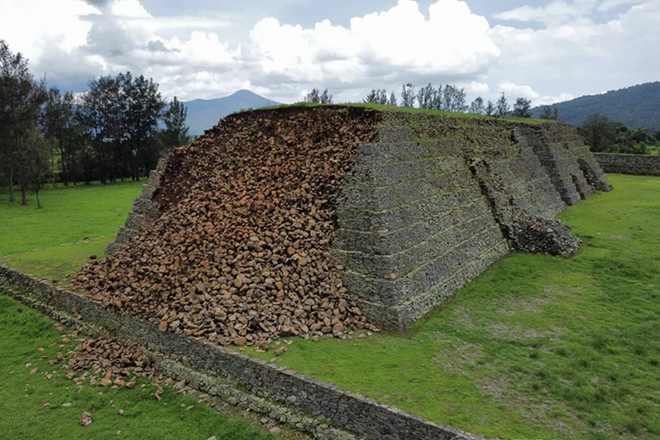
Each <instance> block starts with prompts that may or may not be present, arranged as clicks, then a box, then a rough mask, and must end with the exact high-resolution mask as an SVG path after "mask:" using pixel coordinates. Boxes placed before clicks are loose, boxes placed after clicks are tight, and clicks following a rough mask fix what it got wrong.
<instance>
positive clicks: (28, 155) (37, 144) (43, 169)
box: [19, 126, 52, 209]
mask: <svg viewBox="0 0 660 440" xmlns="http://www.w3.org/2000/svg"><path fill="white" fill-rule="evenodd" d="M51 149H52V146H51V143H50V142H49V141H48V140H47V139H46V138H45V137H44V136H42V135H41V133H40V132H39V129H38V128H37V127H36V126H34V127H32V128H30V129H29V130H27V131H26V133H25V136H24V137H23V139H22V148H21V150H20V158H21V162H20V165H19V176H20V177H19V179H20V183H21V190H22V193H23V201H22V204H23V205H27V198H26V196H25V192H26V191H27V190H30V191H33V192H34V193H35V195H36V197H37V209H41V199H40V198H39V192H40V191H41V188H42V186H43V184H44V183H45V182H46V181H47V178H48V175H49V169H48V168H49V161H50V157H51Z"/></svg>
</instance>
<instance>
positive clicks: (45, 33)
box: [0, 0, 660, 104]
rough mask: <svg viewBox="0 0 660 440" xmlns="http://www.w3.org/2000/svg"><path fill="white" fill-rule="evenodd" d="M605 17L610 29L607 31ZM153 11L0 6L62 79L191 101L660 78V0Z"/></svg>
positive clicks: (36, 61)
mask: <svg viewBox="0 0 660 440" xmlns="http://www.w3.org/2000/svg"><path fill="white" fill-rule="evenodd" d="M191 1H195V0H191ZM197 1H199V0H197ZM530 3H531V2H530ZM370 4H373V3H370ZM617 8H621V9H617ZM597 11H600V12H599V13H600V14H601V15H600V17H601V18H602V17H604V16H607V17H608V19H610V21H607V22H605V23H597V22H596V21H595V18H594V17H595V16H596V13H597ZM617 11H622V12H620V13H616V12H617ZM151 12H152V11H149V10H147V8H145V6H144V4H142V3H141V2H140V0H58V1H57V2H54V1H52V0H0V29H2V36H1V37H2V38H5V39H6V40H7V41H8V43H9V44H10V47H11V48H12V49H13V50H16V51H21V52H24V53H25V54H26V55H27V56H28V57H29V58H30V59H31V62H32V66H33V68H34V69H35V71H36V73H37V74H39V75H40V74H43V73H46V72H47V73H48V77H49V79H53V78H54V79H56V80H58V81H61V83H62V84H71V83H85V82H86V81H87V80H88V79H89V78H91V77H94V76H98V75H100V74H107V73H118V72H120V71H125V70H131V71H133V72H134V73H136V74H140V73H142V74H145V75H147V76H152V77H153V78H154V79H155V80H156V81H157V82H159V83H160V85H161V90H162V91H163V92H164V94H165V95H167V96H173V95H177V96H179V97H180V98H181V99H194V98H212V97H217V96H223V95H226V94H229V93H232V92H234V91H235V90H236V89H238V88H250V89H251V90H253V91H255V92H257V93H262V94H266V95H268V96H270V97H271V98H273V99H276V100H280V101H284V102H290V101H294V100H297V99H299V96H300V94H301V91H303V90H309V89H311V88H312V87H321V88H325V87H328V88H329V89H330V90H331V92H332V93H334V94H335V97H336V98H337V99H338V100H347V101H359V100H361V99H362V98H363V97H364V96H365V95H366V93H367V92H368V91H369V90H370V89H371V88H387V89H388V90H394V91H395V92H397V93H398V92H399V90H400V88H401V84H402V83H404V82H412V83H414V84H416V85H417V86H422V85H424V84H427V83H429V82H430V83H432V84H434V85H436V86H437V85H438V84H455V85H458V86H459V87H464V88H465V89H466V91H467V92H468V95H469V96H470V98H473V97H475V96H477V95H481V96H483V97H484V98H495V97H496V96H497V94H498V93H500V92H501V91H506V92H507V95H508V96H510V97H511V98H512V99H515V97H518V96H524V97H527V98H529V99H531V100H532V101H533V102H534V103H535V104H546V103H551V102H554V101H557V100H564V99H568V98H569V97H570V96H572V95H569V94H567V92H571V93H573V94H575V95H577V94H582V93H593V92H594V91H597V90H602V89H608V88H613V87H611V85H610V83H611V84H616V85H618V86H619V87H621V86H625V85H630V84H634V83H637V82H642V81H643V80H652V79H656V80H657V76H653V75H657V73H656V72H657V71H658V70H660V59H658V58H657V57H652V56H649V54H652V53H654V50H655V49H654V48H655V47H658V45H660V41H658V39H659V38H658V26H657V23H658V22H660V0H643V1H632V0H573V1H570V0H561V1H560V0H555V1H550V2H548V3H547V4H544V5H541V6H524V7H520V8H516V9H512V10H509V11H505V12H501V13H499V14H496V18H497V19H498V20H504V22H503V23H501V24H498V25H497V26H494V27H493V26H491V25H490V24H489V22H488V21H487V19H486V18H485V17H483V16H480V15H478V14H476V13H474V12H473V11H472V10H471V9H470V7H469V6H468V3H467V2H466V1H460V0H437V1H435V2H434V3H433V4H431V6H430V7H429V8H428V10H426V11H422V10H420V7H419V4H418V3H417V2H415V1H412V0H399V1H398V3H397V4H396V5H395V6H393V7H391V8H389V9H387V10H382V11H379V12H373V13H368V14H363V15H361V16H356V17H353V18H352V19H350V20H349V19H348V17H347V20H346V21H345V22H343V23H344V25H339V24H337V23H333V22H330V21H328V20H323V21H320V22H318V23H316V24H315V25H310V26H302V25H296V24H295V23H293V24H288V23H284V22H282V21H280V20H279V19H278V18H277V17H272V16H268V17H265V18H261V19H259V20H255V21H254V22H251V23H249V24H247V26H246V25H245V24H239V23H237V22H235V21H233V20H232V19H230V18H228V17H227V16H222V15H214V14H213V11H209V13H208V14H206V15H205V16H204V17H198V16H185V15H174V16H167V17H163V16H158V15H155V16H154V15H152V13H151ZM604 12H607V14H604ZM25 16H30V17H31V19H30V20H27V21H26V20H22V19H21V17H25ZM529 23H534V25H530V24H529ZM538 23H540V25H539V24H538ZM633 48H634V50H633ZM520 84H524V85H523V86H521V85H520ZM594 89H595V90H594ZM537 91H538V92H537Z"/></svg>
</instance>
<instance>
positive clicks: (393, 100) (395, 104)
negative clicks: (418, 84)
mask: <svg viewBox="0 0 660 440" xmlns="http://www.w3.org/2000/svg"><path fill="white" fill-rule="evenodd" d="M387 105H391V106H392V107H396V106H398V105H399V104H398V103H397V101H396V95H395V94H394V92H392V94H391V95H390V100H389V101H387Z"/></svg>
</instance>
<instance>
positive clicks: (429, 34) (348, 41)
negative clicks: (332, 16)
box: [250, 0, 500, 82]
mask: <svg viewBox="0 0 660 440" xmlns="http://www.w3.org/2000/svg"><path fill="white" fill-rule="evenodd" d="M489 31H490V26H489V24H488V22H487V21H486V19H485V18H483V17H481V16H478V15H475V14H473V13H472V12H471V11H470V8H469V7H468V5H467V3H465V2H462V1H458V0H439V1H437V2H436V3H434V4H433V5H431V7H430V9H429V18H428V19H426V18H425V17H424V15H423V14H422V13H421V12H420V10H419V8H418V5H417V3H416V2H414V1H410V0H399V2H398V4H397V6H395V7H393V8H391V9H390V10H388V11H385V12H381V13H374V14H368V15H366V16H364V17H356V18H353V19H351V21H350V26H349V27H348V28H345V27H342V26H334V25H332V24H331V23H330V22H329V21H327V20H325V21H322V22H320V23H317V24H316V26H314V28H311V29H304V28H302V27H301V26H291V25H282V24H280V23H279V21H278V20H277V19H275V18H266V19H263V20H261V21H259V22H258V23H257V24H256V26H255V27H254V28H253V29H252V31H251V32H250V38H251V40H252V42H253V43H254V44H255V46H256V50H257V51H258V53H259V58H260V60H261V61H260V63H261V67H262V69H263V71H264V72H266V73H276V74H279V75H284V76H288V77H291V78H296V79H298V80H303V81H320V82H322V81H326V80H328V79H331V78H332V79H338V80H339V81H341V82H350V81H351V80H352V79H353V80H354V79H355V78H365V76H368V77H369V78H372V79H375V78H374V77H375V76H381V77H386V76H387V75H388V74H391V73H392V72H399V73H405V72H415V73H416V74H431V75H438V76H440V75H447V74H451V75H465V76H471V75H475V74H477V73H479V72H481V71H484V70H485V69H487V68H488V67H489V66H490V65H491V64H492V63H493V61H494V60H495V59H497V57H498V56H499V55H500V51H499V49H498V48H497V46H496V45H495V44H494V43H493V41H492V39H491V37H490V35H489ZM447 41H451V44H442V42H447ZM373 66H378V69H377V70H378V72H374V69H373Z"/></svg>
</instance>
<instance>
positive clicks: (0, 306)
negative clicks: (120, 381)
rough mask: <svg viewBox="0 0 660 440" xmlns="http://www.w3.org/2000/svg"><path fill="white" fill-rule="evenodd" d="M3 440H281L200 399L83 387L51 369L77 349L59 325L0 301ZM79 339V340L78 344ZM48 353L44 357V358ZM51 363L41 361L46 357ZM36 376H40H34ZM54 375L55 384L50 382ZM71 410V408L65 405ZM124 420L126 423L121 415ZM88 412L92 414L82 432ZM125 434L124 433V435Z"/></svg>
mask: <svg viewBox="0 0 660 440" xmlns="http://www.w3.org/2000/svg"><path fill="white" fill-rule="evenodd" d="M0 334H1V335H2V337H1V338H0V397H1V398H0V439H2V440H18V439H20V440H32V439H34V440H42V439H48V440H56V439H62V440H77V439H79V440H89V439H108V438H120V439H136V440H151V439H153V440H156V439H157V440H163V439H172V440H184V439H190V440H206V439H208V438H209V437H211V436H216V438H218V439H236V440H275V439H276V438H278V437H275V436H273V435H272V434H270V433H263V432H261V431H259V430H258V429H256V428H255V427H253V426H251V425H250V424H249V423H248V422H247V421H246V420H243V419H240V418H234V419H229V418H228V417H226V416H224V415H222V414H218V413H216V412H215V411H214V410H213V409H211V408H210V407H208V406H206V405H204V404H199V403H198V402H197V400H196V399H195V398H194V397H192V396H186V395H182V394H178V393H176V392H175V391H174V390H173V389H172V388H170V387H167V386H163V388H164V393H163V394H162V398H161V400H160V401H158V400H156V398H155V397H154V392H155V391H156V389H157V386H158V385H154V384H152V383H151V382H149V381H148V380H141V381H140V382H139V385H138V386H137V387H136V388H134V389H132V390H129V389H126V388H117V389H110V388H101V387H93V386H90V385H83V387H82V389H78V387H77V386H76V384H75V383H74V382H73V381H71V380H68V379H67V378H66V374H67V373H68V370H63V369H61V364H58V365H49V364H48V360H50V359H55V358H56V356H57V353H62V352H63V353H67V350H69V349H72V348H73V347H75V343H76V341H75V340H73V341H72V342H70V343H68V344H63V343H62V336H63V334H60V332H59V331H58V330H57V329H56V324H55V323H54V322H53V321H51V320H49V319H47V318H44V317H42V316H40V315H39V314H38V313H36V312H35V311H33V310H31V309H28V308H27V307H25V306H23V305H22V304H20V303H19V302H18V301H16V300H14V299H12V298H9V297H8V296H6V295H3V294H1V293H0ZM70 339H73V338H70ZM40 348H42V349H43V351H39V349H40ZM44 355H45V356H47V357H48V358H47V359H44V360H41V361H40V360H39V358H40V357H41V356H44ZM35 368H38V371H36V372H34V373H33V374H31V373H32V372H33V370H34V369H35ZM47 374H52V378H50V379H49V378H48V377H47V376H46V375H47ZM65 403H66V404H70V406H68V407H64V406H62V405H63V404H65ZM120 409H122V410H124V415H123V416H122V415H119V410H120ZM83 411H87V412H89V413H91V414H92V419H93V422H92V424H91V425H89V426H88V427H82V426H80V425H79V419H80V415H81V414H82V413H83ZM118 431H119V433H118Z"/></svg>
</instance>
